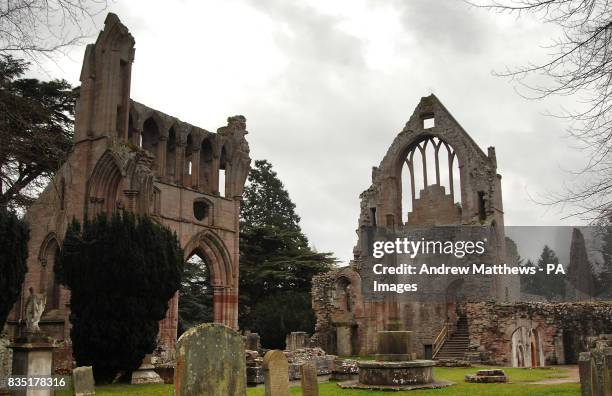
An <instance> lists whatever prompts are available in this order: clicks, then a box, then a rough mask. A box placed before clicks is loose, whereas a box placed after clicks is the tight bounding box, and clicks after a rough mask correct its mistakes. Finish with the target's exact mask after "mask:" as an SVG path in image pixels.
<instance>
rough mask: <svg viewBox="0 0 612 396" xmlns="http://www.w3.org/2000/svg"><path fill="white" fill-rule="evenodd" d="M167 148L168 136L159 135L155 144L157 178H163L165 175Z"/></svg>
mask: <svg viewBox="0 0 612 396" xmlns="http://www.w3.org/2000/svg"><path fill="white" fill-rule="evenodd" d="M167 147H168V136H164V135H160V136H159V142H158V143H157V155H156V156H155V157H156V161H155V166H156V168H157V176H159V177H160V178H162V179H163V178H164V176H165V175H166V149H167Z"/></svg>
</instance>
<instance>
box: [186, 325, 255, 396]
mask: <svg viewBox="0 0 612 396" xmlns="http://www.w3.org/2000/svg"><path fill="white" fill-rule="evenodd" d="M174 394H175V395H176V396H245V395H246V362H245V358H244V343H243V342H242V337H241V336H240V334H239V333H238V332H236V331H234V330H232V329H230V328H229V327H227V326H224V325H222V324H217V323H206V324H201V325H199V326H196V327H192V328H191V329H189V330H187V331H186V332H185V333H184V334H183V335H182V336H181V338H179V340H178V342H177V345H176V368H175V370H174Z"/></svg>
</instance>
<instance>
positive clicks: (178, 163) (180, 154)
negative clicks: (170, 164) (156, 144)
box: [173, 140, 186, 184]
mask: <svg viewBox="0 0 612 396" xmlns="http://www.w3.org/2000/svg"><path fill="white" fill-rule="evenodd" d="M185 145H186V142H185V141H184V140H177V141H176V153H175V154H174V180H173V181H174V182H175V183H177V184H183V175H184V174H185Z"/></svg>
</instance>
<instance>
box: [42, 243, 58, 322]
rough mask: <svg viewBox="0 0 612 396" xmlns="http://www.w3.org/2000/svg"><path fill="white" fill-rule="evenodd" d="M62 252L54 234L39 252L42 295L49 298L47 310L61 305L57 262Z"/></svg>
mask: <svg viewBox="0 0 612 396" xmlns="http://www.w3.org/2000/svg"><path fill="white" fill-rule="evenodd" d="M59 251H60V243H59V240H58V239H57V236H56V234H55V233H54V232H50V233H49V234H47V236H46V237H45V239H44V240H43V242H42V244H41V245H40V250H39V252H38V262H39V264H40V266H41V269H40V286H39V290H40V292H41V293H45V295H46V296H47V305H46V310H47V311H49V310H53V309H58V308H59V304H60V285H59V284H58V283H56V282H55V272H54V267H55V261H56V259H57V255H58V254H59Z"/></svg>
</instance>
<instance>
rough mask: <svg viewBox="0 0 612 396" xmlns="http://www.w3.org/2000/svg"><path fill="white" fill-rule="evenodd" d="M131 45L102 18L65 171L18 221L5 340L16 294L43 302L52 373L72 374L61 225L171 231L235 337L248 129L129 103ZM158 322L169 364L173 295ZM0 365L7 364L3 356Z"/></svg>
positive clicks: (11, 328) (12, 331) (239, 120)
mask: <svg viewBox="0 0 612 396" xmlns="http://www.w3.org/2000/svg"><path fill="white" fill-rule="evenodd" d="M134 46H135V40H134V38H133V37H132V35H131V34H130V32H129V31H128V29H127V27H125V26H124V25H123V24H122V23H121V21H120V20H119V18H118V17H117V16H116V15H115V14H112V13H111V14H108V16H107V18H106V20H105V22H104V29H103V30H102V31H101V32H100V34H99V36H98V38H97V40H96V42H95V43H93V44H90V45H88V46H87V48H86V50H85V56H84V60H83V67H82V70H81V76H80V81H81V85H80V87H79V88H78V90H77V93H78V98H77V106H76V111H75V130H74V142H73V143H74V145H73V149H72V151H71V152H70V154H69V156H68V158H67V160H66V162H65V163H64V164H63V165H62V166H61V167H60V169H59V170H58V171H57V173H56V175H55V177H54V178H53V180H52V182H51V183H49V185H48V186H47V187H46V188H45V190H44V191H43V192H42V193H41V194H40V196H39V198H38V199H37V201H36V202H35V203H34V204H33V205H31V207H30V208H29V209H28V212H27V214H26V220H27V221H28V223H29V225H30V241H29V243H28V261H27V267H28V271H27V274H26V277H25V281H24V284H23V290H22V296H23V297H21V298H18V299H17V303H16V304H15V305H14V307H13V309H12V311H11V312H10V314H9V316H8V320H7V328H8V332H9V336H10V337H11V339H15V337H17V336H18V335H19V332H20V329H19V323H21V322H22V321H23V319H24V314H25V307H24V306H23V301H24V297H25V294H24V291H27V290H28V289H29V288H30V287H32V288H33V289H34V291H35V292H36V293H43V292H44V293H45V294H46V295H47V306H46V309H45V311H44V312H43V315H42V318H41V320H40V324H39V325H40V327H41V329H43V331H44V332H45V333H46V334H48V335H50V336H51V337H52V338H53V339H54V340H55V344H54V346H57V347H56V348H54V350H53V354H54V368H53V371H54V372H63V373H69V372H70V370H71V369H72V364H73V362H72V360H73V359H72V351H71V343H70V325H69V319H68V318H69V315H70V308H69V300H70V293H69V291H68V290H66V289H65V288H63V287H62V286H60V285H59V284H57V283H56V282H55V277H54V276H53V266H54V263H55V259H56V256H57V253H58V251H59V249H60V248H61V244H62V239H63V236H64V234H65V231H66V227H67V225H68V224H69V223H70V222H71V221H72V220H73V219H77V220H80V221H81V222H82V221H83V220H84V219H87V218H92V216H95V215H97V214H99V213H112V212H115V211H131V212H134V213H137V214H148V215H150V216H152V217H153V218H154V219H155V221H157V222H159V223H160V224H163V225H164V226H166V227H168V228H170V229H171V230H172V231H175V232H176V234H177V238H178V239H179V242H180V245H181V247H182V248H183V249H184V251H185V254H186V258H187V259H188V258H190V257H192V256H194V255H197V256H199V257H201V258H202V259H203V261H205V263H206V264H207V266H208V269H209V271H210V275H211V276H210V278H211V283H212V288H213V305H214V307H213V308H214V309H213V311H214V312H213V316H214V322H216V323H223V324H225V325H227V326H229V327H231V328H234V329H237V328H238V268H239V264H238V259H239V255H238V242H239V229H238V224H239V222H238V217H239V213H240V201H241V199H242V192H243V188H244V183H245V180H246V177H247V174H248V172H249V170H250V162H251V159H250V157H249V146H248V143H247V140H246V135H247V133H248V132H247V130H246V119H245V118H244V117H243V116H233V117H229V118H228V122H227V125H226V126H222V127H220V128H218V129H217V130H216V132H214V131H213V132H211V131H207V130H205V129H204V128H200V127H197V126H194V125H191V124H189V123H186V122H184V121H182V120H180V119H178V118H176V117H173V116H171V115H167V114H164V113H163V112H161V111H158V110H155V109H152V108H150V107H148V106H145V105H144V104H141V103H138V102H135V101H133V100H132V99H131V97H130V85H131V77H132V75H131V73H132V63H133V62H134V56H135V48H134ZM168 305H169V308H168V311H167V313H166V317H165V319H163V320H162V321H161V322H160V334H159V348H158V355H159V356H158V358H159V359H158V360H161V362H160V364H165V365H168V364H171V362H172V361H173V360H174V356H173V351H174V349H175V348H174V347H175V343H176V338H177V320H178V293H177V295H176V296H175V297H173V298H172V299H171V301H170V302H169V304H168ZM0 355H5V353H4V352H2V353H0Z"/></svg>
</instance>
